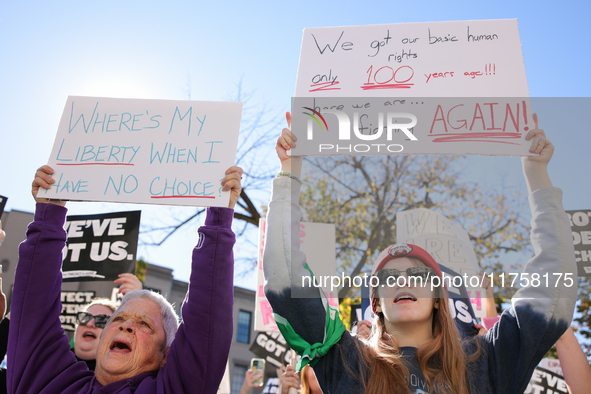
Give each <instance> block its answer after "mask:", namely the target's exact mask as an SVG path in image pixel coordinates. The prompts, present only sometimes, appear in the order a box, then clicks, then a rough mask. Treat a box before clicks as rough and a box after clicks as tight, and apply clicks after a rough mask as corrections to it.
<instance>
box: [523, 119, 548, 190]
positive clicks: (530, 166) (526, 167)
mask: <svg viewBox="0 0 591 394" xmlns="http://www.w3.org/2000/svg"><path fill="white" fill-rule="evenodd" d="M534 126H535V128H534V129H533V130H530V131H529V132H528V133H527V135H526V136H525V139H526V140H527V141H529V140H532V144H531V148H530V152H532V153H537V154H538V156H524V157H522V158H521V162H522V165H523V174H524V175H525V180H526V183H527V189H528V191H529V193H530V194H531V193H532V192H534V191H536V190H538V189H542V188H544V187H552V182H551V181H550V177H549V176H548V163H549V162H550V159H551V158H552V154H553V153H554V145H552V143H551V142H550V141H549V140H548V139H547V138H546V133H544V130H540V129H538V115H537V114H534Z"/></svg>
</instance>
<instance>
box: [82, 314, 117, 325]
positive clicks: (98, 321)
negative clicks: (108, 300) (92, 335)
mask: <svg viewBox="0 0 591 394" xmlns="http://www.w3.org/2000/svg"><path fill="white" fill-rule="evenodd" d="M110 317H111V316H109V315H93V314H90V313H88V312H78V314H77V315H76V324H79V325H81V326H85V325H87V324H88V322H90V321H91V320H92V319H94V325H95V326H96V328H105V324H107V321H108V320H109V318H110Z"/></svg>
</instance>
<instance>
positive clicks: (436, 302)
mask: <svg viewBox="0 0 591 394" xmlns="http://www.w3.org/2000/svg"><path fill="white" fill-rule="evenodd" d="M433 308H435V309H439V300H435V304H434V305H433Z"/></svg>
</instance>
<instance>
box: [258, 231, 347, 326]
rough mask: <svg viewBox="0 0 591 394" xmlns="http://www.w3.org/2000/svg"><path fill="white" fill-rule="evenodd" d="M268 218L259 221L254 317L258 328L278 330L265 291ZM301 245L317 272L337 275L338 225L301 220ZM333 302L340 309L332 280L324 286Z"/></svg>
mask: <svg viewBox="0 0 591 394" xmlns="http://www.w3.org/2000/svg"><path fill="white" fill-rule="evenodd" d="M266 226H267V222H266V219H261V220H260V221H259V254H258V268H257V272H258V279H257V293H256V305H255V315H254V316H255V317H254V329H255V331H277V330H279V329H278V328H277V324H275V319H273V309H272V308H271V304H270V303H269V301H267V297H265V292H264V289H263V287H264V284H265V275H264V274H263V250H264V247H265V234H266ZM300 243H301V244H300V248H301V250H302V251H303V252H304V253H306V257H307V259H308V265H309V266H310V268H311V269H312V272H314V275H315V276H317V277H318V276H323V277H325V276H335V274H336V260H335V226H334V224H323V223H301V224H300ZM322 289H323V290H324V293H325V294H326V296H327V298H328V302H329V304H330V305H331V306H333V307H335V308H337V310H338V305H339V304H338V297H339V295H338V290H335V291H331V289H330V284H329V286H328V287H323V288H322Z"/></svg>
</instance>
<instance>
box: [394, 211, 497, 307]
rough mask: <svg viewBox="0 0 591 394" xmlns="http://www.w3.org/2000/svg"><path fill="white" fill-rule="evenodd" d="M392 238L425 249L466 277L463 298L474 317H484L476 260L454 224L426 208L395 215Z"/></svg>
mask: <svg viewBox="0 0 591 394" xmlns="http://www.w3.org/2000/svg"><path fill="white" fill-rule="evenodd" d="M396 239H397V242H399V243H410V244H414V245H418V246H420V247H421V248H423V249H425V250H426V251H427V252H429V254H430V255H431V256H432V257H433V258H434V259H435V261H436V262H437V264H439V265H440V266H445V267H447V268H449V269H451V270H453V271H455V272H457V273H458V274H459V275H467V276H466V278H468V279H469V281H468V282H469V283H464V287H465V288H467V289H464V291H466V297H467V298H468V300H470V301H471V303H472V304H473V305H472V306H473V307H474V312H473V313H474V315H475V316H476V317H486V302H485V300H486V298H485V297H486V290H484V289H483V288H482V287H481V281H479V280H478V273H479V272H480V268H479V267H478V261H477V259H476V253H474V249H473V247H472V243H471V242H470V236H469V235H468V233H467V232H466V230H464V229H463V228H462V226H461V225H460V224H458V223H457V222H455V221H453V220H450V219H448V218H446V217H445V216H443V215H441V214H440V213H437V212H434V211H431V210H429V209H426V208H417V209H410V210H407V211H401V212H397V213H396Z"/></svg>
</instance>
